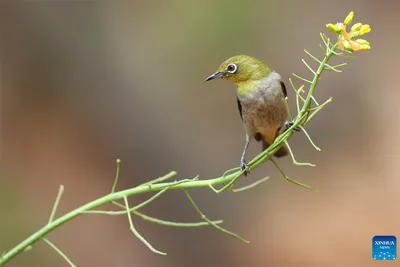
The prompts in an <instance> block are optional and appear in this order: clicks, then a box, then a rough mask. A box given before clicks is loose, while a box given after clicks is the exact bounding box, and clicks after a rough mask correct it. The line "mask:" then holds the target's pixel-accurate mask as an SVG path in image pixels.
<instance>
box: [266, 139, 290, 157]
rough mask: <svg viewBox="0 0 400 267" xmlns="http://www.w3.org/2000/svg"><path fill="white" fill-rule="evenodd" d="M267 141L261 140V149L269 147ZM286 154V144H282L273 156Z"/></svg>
mask: <svg viewBox="0 0 400 267" xmlns="http://www.w3.org/2000/svg"><path fill="white" fill-rule="evenodd" d="M269 145H270V144H269V143H268V142H267V141H266V140H264V139H263V140H262V151H264V150H266V149H267V148H268V147H269ZM287 154H288V150H287V148H286V146H282V147H281V148H279V150H278V151H276V152H275V154H274V156H275V157H277V158H280V157H284V156H286V155H287Z"/></svg>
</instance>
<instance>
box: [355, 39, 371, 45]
mask: <svg viewBox="0 0 400 267" xmlns="http://www.w3.org/2000/svg"><path fill="white" fill-rule="evenodd" d="M356 42H357V43H359V44H360V45H363V44H367V45H369V42H368V41H367V40H364V39H357V40H356Z"/></svg>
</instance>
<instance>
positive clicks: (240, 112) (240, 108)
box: [237, 98, 243, 120]
mask: <svg viewBox="0 0 400 267" xmlns="http://www.w3.org/2000/svg"><path fill="white" fill-rule="evenodd" d="M237 105H238V109H239V114H240V118H241V119H242V120H243V114H242V104H241V103H240V100H239V98H237Z"/></svg>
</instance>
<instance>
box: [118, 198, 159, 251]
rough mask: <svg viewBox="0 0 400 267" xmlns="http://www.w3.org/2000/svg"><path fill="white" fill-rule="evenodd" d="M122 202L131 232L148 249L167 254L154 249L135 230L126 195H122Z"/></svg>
mask: <svg viewBox="0 0 400 267" xmlns="http://www.w3.org/2000/svg"><path fill="white" fill-rule="evenodd" d="M124 202H125V207H126V211H127V215H128V221H129V226H130V229H131V231H132V233H133V234H134V235H135V236H136V237H137V238H138V239H139V240H140V241H142V243H143V244H145V245H146V247H148V249H150V250H151V251H152V252H154V253H156V254H160V255H167V253H165V252H161V251H159V250H157V249H155V248H154V247H153V246H152V245H151V244H150V243H149V242H148V241H147V240H146V239H145V238H144V237H143V236H141V235H140V234H139V232H138V231H137V230H136V228H135V226H134V225H133V220H132V216H131V213H130V212H129V203H128V198H127V197H126V196H125V197H124Z"/></svg>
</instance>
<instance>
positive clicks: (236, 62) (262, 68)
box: [206, 55, 272, 85]
mask: <svg viewBox="0 0 400 267" xmlns="http://www.w3.org/2000/svg"><path fill="white" fill-rule="evenodd" d="M271 72H272V70H271V69H270V68H269V67H268V66H267V65H265V64H264V63H262V62H261V61H260V60H258V59H256V58H253V57H250V56H245V55H238V56H234V57H231V58H228V59H227V60H225V61H224V62H222V64H221V65H220V66H219V68H218V70H217V72H215V73H213V74H211V75H210V76H208V78H207V79H206V81H210V80H213V79H224V80H228V81H230V82H232V83H234V84H236V85H238V84H239V83H242V82H247V81H249V80H252V81H258V80H262V79H264V78H266V77H268V75H269V74H270V73H271Z"/></svg>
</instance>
